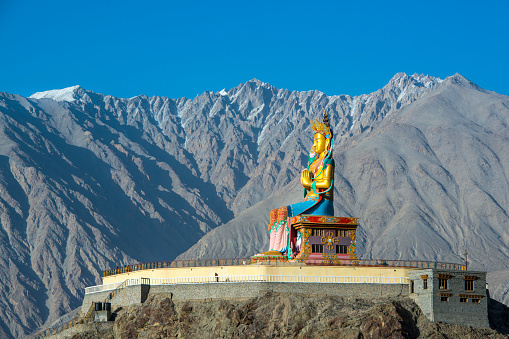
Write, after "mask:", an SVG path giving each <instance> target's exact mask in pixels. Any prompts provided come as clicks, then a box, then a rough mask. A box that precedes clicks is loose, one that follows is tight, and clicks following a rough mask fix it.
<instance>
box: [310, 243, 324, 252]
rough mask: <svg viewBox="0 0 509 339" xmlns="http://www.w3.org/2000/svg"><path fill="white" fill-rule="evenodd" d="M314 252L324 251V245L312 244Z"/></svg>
mask: <svg viewBox="0 0 509 339" xmlns="http://www.w3.org/2000/svg"><path fill="white" fill-rule="evenodd" d="M311 252H312V253H323V245H311Z"/></svg>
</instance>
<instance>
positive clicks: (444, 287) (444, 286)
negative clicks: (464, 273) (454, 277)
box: [438, 278, 449, 290]
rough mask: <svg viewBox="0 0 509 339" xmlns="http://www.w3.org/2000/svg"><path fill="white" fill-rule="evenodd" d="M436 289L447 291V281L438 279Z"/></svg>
mask: <svg viewBox="0 0 509 339" xmlns="http://www.w3.org/2000/svg"><path fill="white" fill-rule="evenodd" d="M438 286H439V287H438V288H439V289H441V290H448V289H449V279H445V278H442V279H440V278H438Z"/></svg>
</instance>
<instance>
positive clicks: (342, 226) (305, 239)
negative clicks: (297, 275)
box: [290, 214, 359, 265]
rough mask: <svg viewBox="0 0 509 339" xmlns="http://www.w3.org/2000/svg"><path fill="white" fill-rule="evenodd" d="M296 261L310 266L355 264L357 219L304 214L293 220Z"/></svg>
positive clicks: (291, 240) (292, 234)
mask: <svg viewBox="0 0 509 339" xmlns="http://www.w3.org/2000/svg"><path fill="white" fill-rule="evenodd" d="M290 224H291V232H290V242H291V243H292V248H294V249H295V250H294V251H293V253H292V256H293V259H291V261H297V262H301V263H307V264H336V265H339V264H352V261H354V262H353V263H355V261H356V259H357V251H356V244H355V239H356V234H357V226H358V225H359V223H358V218H346V217H333V216H324V215H307V214H302V215H298V216H295V217H292V218H290Z"/></svg>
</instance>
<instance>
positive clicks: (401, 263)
mask: <svg viewBox="0 0 509 339" xmlns="http://www.w3.org/2000/svg"><path fill="white" fill-rule="evenodd" d="M257 262H262V263H263V262H267V263H270V264H271V265H282V266H283V265H286V264H287V263H286V262H285V261H280V260H279V261H275V260H274V259H271V258H270V257H268V258H267V259H264V258H263V257H261V258H257ZM251 263H253V262H252V260H251V258H233V259H231V258H230V259H195V260H173V261H156V262H148V263H144V264H135V265H127V266H123V267H117V268H113V269H110V270H105V271H104V273H103V276H104V277H108V276H111V275H116V274H122V273H129V272H136V271H141V270H148V269H158V268H176V267H207V266H236V265H249V264H251ZM306 265H308V266H309V265H315V266H377V267H379V266H382V267H408V268H435V269H448V270H466V266H465V265H462V264H455V263H444V262H436V261H421V260H385V259H351V260H339V263H335V264H325V263H311V264H306Z"/></svg>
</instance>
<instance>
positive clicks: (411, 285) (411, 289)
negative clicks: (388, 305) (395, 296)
mask: <svg viewBox="0 0 509 339" xmlns="http://www.w3.org/2000/svg"><path fill="white" fill-rule="evenodd" d="M412 293H414V281H413V280H410V294H412Z"/></svg>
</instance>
